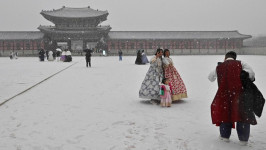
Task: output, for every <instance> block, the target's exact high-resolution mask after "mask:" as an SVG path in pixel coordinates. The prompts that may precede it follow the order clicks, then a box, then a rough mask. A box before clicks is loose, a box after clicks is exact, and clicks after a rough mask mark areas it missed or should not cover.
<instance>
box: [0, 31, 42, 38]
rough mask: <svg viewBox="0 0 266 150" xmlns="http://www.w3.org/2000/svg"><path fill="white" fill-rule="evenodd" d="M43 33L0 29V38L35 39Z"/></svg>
mask: <svg viewBox="0 0 266 150" xmlns="http://www.w3.org/2000/svg"><path fill="white" fill-rule="evenodd" d="M43 35H44V34H43V33H42V32H40V31H0V40H36V39H42V38H43Z"/></svg>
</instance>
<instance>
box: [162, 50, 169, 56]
mask: <svg viewBox="0 0 266 150" xmlns="http://www.w3.org/2000/svg"><path fill="white" fill-rule="evenodd" d="M166 52H169V54H170V51H169V49H164V51H163V57H165V53H166Z"/></svg>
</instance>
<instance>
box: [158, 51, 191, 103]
mask: <svg viewBox="0 0 266 150" xmlns="http://www.w3.org/2000/svg"><path fill="white" fill-rule="evenodd" d="M163 55H164V58H163V68H164V76H165V78H168V79H169V81H170V84H171V86H172V90H173V91H172V92H173V93H172V101H177V100H180V99H182V98H187V89H186V86H185V84H184V82H183V80H182V78H181V76H180V74H179V73H178V72H177V70H176V68H175V67H174V64H173V60H172V59H171V58H170V51H169V50H168V49H165V50H164V53H163Z"/></svg>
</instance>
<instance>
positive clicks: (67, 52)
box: [65, 50, 72, 62]
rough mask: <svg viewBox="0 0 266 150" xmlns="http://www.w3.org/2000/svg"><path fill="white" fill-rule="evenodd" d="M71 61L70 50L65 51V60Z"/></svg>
mask: <svg viewBox="0 0 266 150" xmlns="http://www.w3.org/2000/svg"><path fill="white" fill-rule="evenodd" d="M71 61H72V56H71V52H70V50H67V51H66V59H65V62H71Z"/></svg>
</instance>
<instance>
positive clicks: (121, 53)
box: [118, 49, 123, 61]
mask: <svg viewBox="0 0 266 150" xmlns="http://www.w3.org/2000/svg"><path fill="white" fill-rule="evenodd" d="M118 55H119V61H122V55H123V52H122V51H121V49H120V50H119V51H118Z"/></svg>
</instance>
